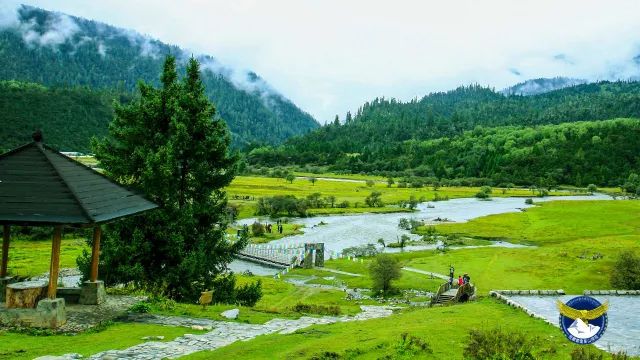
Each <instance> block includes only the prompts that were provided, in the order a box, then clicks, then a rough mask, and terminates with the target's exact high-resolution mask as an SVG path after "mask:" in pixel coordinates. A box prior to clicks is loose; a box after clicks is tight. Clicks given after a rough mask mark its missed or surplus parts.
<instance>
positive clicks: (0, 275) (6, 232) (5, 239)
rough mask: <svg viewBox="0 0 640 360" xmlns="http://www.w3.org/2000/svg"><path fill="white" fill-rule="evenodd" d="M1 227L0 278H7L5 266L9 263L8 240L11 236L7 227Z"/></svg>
mask: <svg viewBox="0 0 640 360" xmlns="http://www.w3.org/2000/svg"><path fill="white" fill-rule="evenodd" d="M2 227H3V236H2V267H1V268H0V278H4V277H6V276H7V264H8V263H9V238H10V236H11V230H10V228H9V225H3V226H2Z"/></svg>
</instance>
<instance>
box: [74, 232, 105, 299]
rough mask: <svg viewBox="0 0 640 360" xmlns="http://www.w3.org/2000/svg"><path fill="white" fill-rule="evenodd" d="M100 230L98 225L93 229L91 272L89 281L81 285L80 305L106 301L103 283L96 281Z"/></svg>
mask: <svg viewBox="0 0 640 360" xmlns="http://www.w3.org/2000/svg"><path fill="white" fill-rule="evenodd" d="M101 236H102V229H101V228H100V225H96V226H95V227H94V228H93V247H92V248H91V272H90V273H89V281H85V282H84V283H82V290H81V291H80V301H79V302H80V304H84V305H100V304H102V303H104V302H105V301H106V299H107V293H106V291H105V289H104V282H102V281H100V280H98V263H99V262H100V237H101Z"/></svg>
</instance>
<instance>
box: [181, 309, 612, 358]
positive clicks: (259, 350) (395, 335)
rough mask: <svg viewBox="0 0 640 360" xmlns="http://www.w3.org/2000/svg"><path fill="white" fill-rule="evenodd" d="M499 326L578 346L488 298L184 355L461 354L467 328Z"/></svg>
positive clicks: (558, 345) (551, 347) (554, 346)
mask: <svg viewBox="0 0 640 360" xmlns="http://www.w3.org/2000/svg"><path fill="white" fill-rule="evenodd" d="M496 327H500V328H501V329H502V330H504V331H506V332H513V331H519V332H523V333H525V334H527V335H528V336H529V337H530V338H538V345H537V346H536V348H537V349H538V351H539V352H542V351H548V352H549V353H548V354H547V356H543V357H540V358H544V359H567V358H569V353H570V352H571V350H572V349H574V348H575V347H577V346H578V345H573V344H571V343H570V342H569V341H567V340H566V339H565V338H564V336H563V335H562V333H561V331H560V330H559V329H557V328H555V327H552V326H550V325H548V324H546V323H545V322H543V321H542V320H539V319H534V318H531V317H529V316H527V315H526V314H524V313H523V312H522V311H519V310H515V309H512V308H510V307H508V306H505V305H503V304H499V303H497V302H496V301H494V300H493V299H488V298H487V299H483V300H480V301H478V302H474V303H468V304H464V305H459V306H451V307H440V308H426V309H424V308H423V309H412V310H406V311H403V312H401V313H400V314H398V315H394V316H391V317H389V318H382V319H375V320H368V321H366V322H350V323H337V324H332V325H322V326H313V327H311V328H307V329H302V330H298V331H296V332H295V333H293V334H290V335H277V334H276V335H267V336H261V337H258V338H256V339H254V340H251V341H248V342H236V343H234V344H232V345H229V346H226V347H224V348H221V349H218V350H216V351H204V352H200V353H195V354H193V355H190V356H187V357H185V358H184V359H189V360H196V359H214V358H215V359H226V358H229V359H338V358H339V357H338V356H341V357H340V358H345V359H386V358H389V359H462V358H463V349H464V345H465V343H466V341H467V338H468V333H469V330H471V329H487V330H489V329H494V328H496ZM404 332H406V333H409V334H410V335H413V336H416V337H419V338H420V339H422V340H423V341H425V342H426V343H428V344H429V346H430V347H431V349H432V351H433V353H431V354H428V353H421V352H417V353H410V352H403V351H402V350H404V349H403V348H402V346H401V345H400V344H399V340H400V334H401V333H404ZM592 349H593V351H594V352H600V351H598V350H596V349H595V348H593V347H592ZM385 356H389V357H385Z"/></svg>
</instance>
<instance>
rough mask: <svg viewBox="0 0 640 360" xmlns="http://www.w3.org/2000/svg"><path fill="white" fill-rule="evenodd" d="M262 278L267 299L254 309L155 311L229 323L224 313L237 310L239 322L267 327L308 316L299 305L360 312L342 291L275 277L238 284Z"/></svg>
mask: <svg viewBox="0 0 640 360" xmlns="http://www.w3.org/2000/svg"><path fill="white" fill-rule="evenodd" d="M258 279H260V280H261V281H262V285H263V297H262V299H260V301H259V302H258V303H257V304H256V305H255V306H254V307H246V306H237V305H211V306H208V307H206V308H205V309H203V308H202V306H200V305H195V304H184V303H179V304H176V307H175V308H174V309H171V310H167V309H162V308H161V307H160V306H158V305H154V304H152V306H151V310H152V312H153V313H156V314H163V315H176V316H188V317H197V318H208V319H213V320H226V319H225V318H223V317H222V316H220V313H221V312H222V311H225V310H229V309H234V308H237V309H239V310H240V315H239V316H238V319H237V321H239V322H245V323H252V324H263V323H265V322H267V321H269V320H271V319H273V318H299V317H300V316H302V315H308V314H302V313H299V312H296V311H294V310H293V309H292V308H293V307H294V306H295V305H296V304H298V303H301V304H316V305H317V304H319V305H324V306H337V307H339V309H340V313H341V314H342V315H354V314H357V313H359V312H360V307H359V305H358V304H356V303H355V302H353V301H347V300H345V294H344V292H343V291H340V290H332V289H320V288H312V287H299V286H295V285H293V284H290V283H287V282H284V281H282V280H276V279H273V278H271V277H245V276H238V284H240V285H241V284H243V283H244V282H253V281H256V280H258ZM365 303H367V302H366V301H365Z"/></svg>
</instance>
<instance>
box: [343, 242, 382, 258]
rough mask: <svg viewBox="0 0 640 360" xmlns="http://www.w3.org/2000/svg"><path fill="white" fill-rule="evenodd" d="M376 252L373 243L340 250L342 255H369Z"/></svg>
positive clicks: (374, 254)
mask: <svg viewBox="0 0 640 360" xmlns="http://www.w3.org/2000/svg"><path fill="white" fill-rule="evenodd" d="M377 254H378V250H377V249H376V246H375V245H373V244H367V245H360V246H352V247H348V248H345V249H343V250H342V255H344V256H355V257H369V256H376V255H377Z"/></svg>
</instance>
